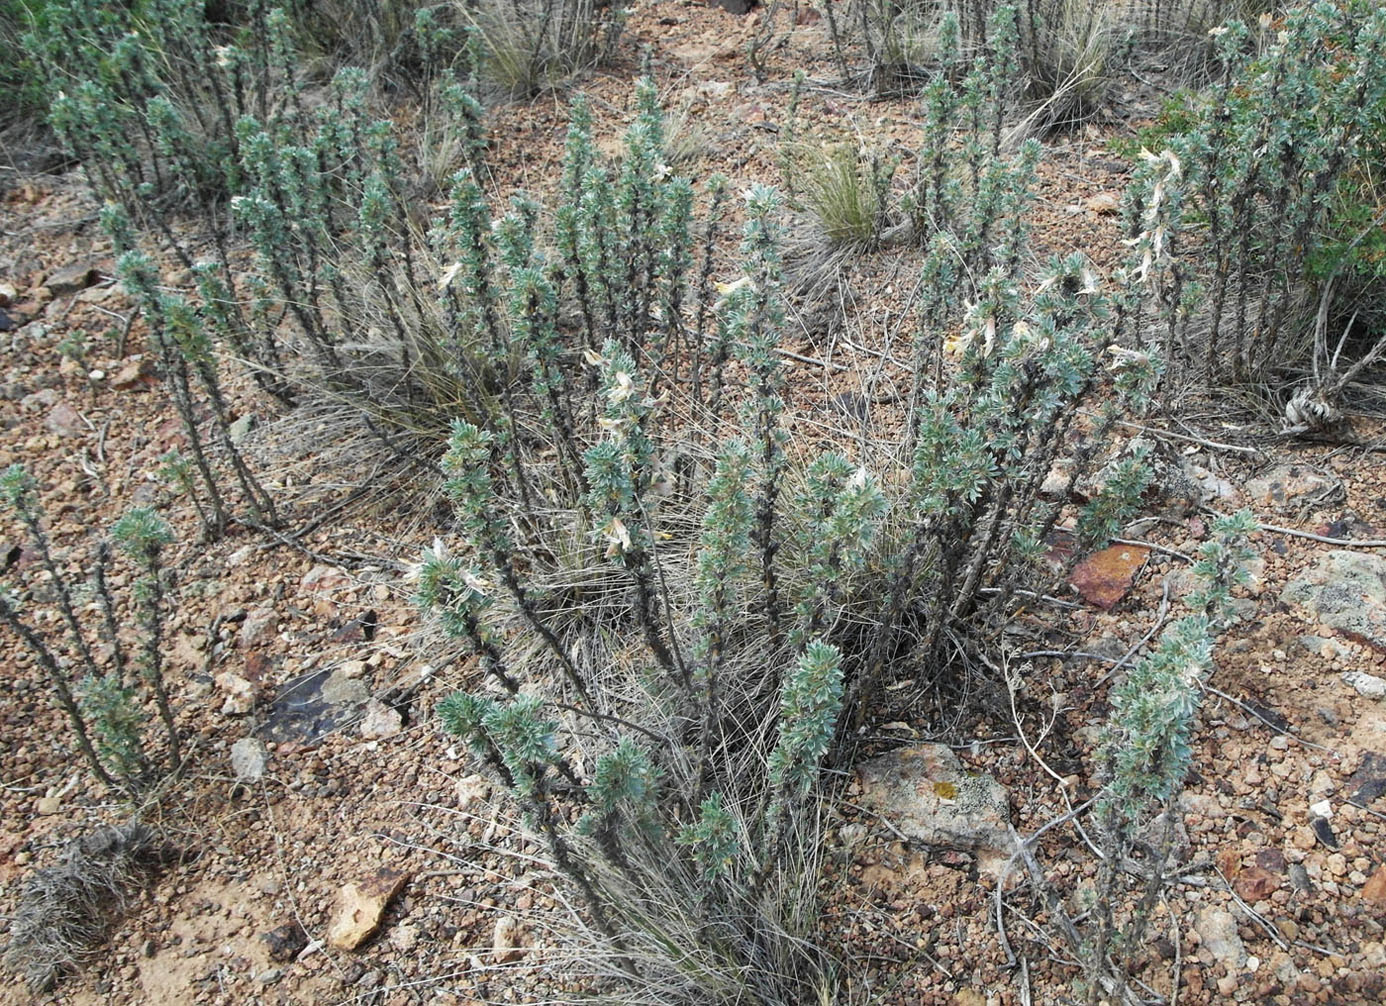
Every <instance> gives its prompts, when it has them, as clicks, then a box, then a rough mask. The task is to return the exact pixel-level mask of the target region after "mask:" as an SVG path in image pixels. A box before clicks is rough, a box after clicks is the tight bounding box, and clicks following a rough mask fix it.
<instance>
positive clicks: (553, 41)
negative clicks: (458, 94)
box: [464, 0, 626, 99]
mask: <svg viewBox="0 0 1386 1006" xmlns="http://www.w3.org/2000/svg"><path fill="white" fill-rule="evenodd" d="M464 16H465V17H466V18H468V19H469V22H470V24H471V26H472V28H473V30H474V31H475V33H476V37H477V40H478V42H479V45H478V46H477V71H478V73H479V74H480V76H481V78H482V79H483V80H484V81H485V82H486V83H488V84H490V85H491V86H492V87H494V88H496V89H497V90H498V91H500V92H501V93H502V94H504V95H505V96H506V97H509V98H521V99H522V98H532V97H534V96H535V95H537V94H539V93H541V92H543V91H546V90H551V89H554V88H557V87H560V86H562V85H563V84H564V83H565V82H567V81H568V80H569V79H571V78H572V77H573V76H575V75H576V74H579V73H582V72H584V71H586V70H589V69H591V68H592V67H594V66H598V65H600V64H601V63H604V62H606V61H607V60H609V59H610V58H611V56H612V55H613V54H614V52H615V49H616V45H617V43H618V42H619V41H620V38H621V33H622V32H623V31H624V30H625V18H626V13H625V9H624V8H623V7H620V6H619V5H617V4H613V3H608V2H604V0H481V2H480V3H477V4H467V5H465V8H464Z"/></svg>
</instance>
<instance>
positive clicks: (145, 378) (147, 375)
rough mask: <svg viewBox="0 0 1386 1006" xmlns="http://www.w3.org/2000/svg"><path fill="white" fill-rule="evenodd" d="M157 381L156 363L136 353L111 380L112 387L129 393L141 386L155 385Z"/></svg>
mask: <svg viewBox="0 0 1386 1006" xmlns="http://www.w3.org/2000/svg"><path fill="white" fill-rule="evenodd" d="M157 379H158V374H157V373H156V371H155V369H154V361H153V360H152V359H150V358H149V357H147V356H145V355H144V354H143V353H136V354H135V355H134V356H132V357H130V358H129V359H127V360H126V361H125V362H124V363H123V364H121V367H120V369H119V370H117V371H116V372H115V375H114V376H113V377H112V378H111V387H113V388H115V389H116V390H117V391H129V390H130V389H132V388H134V387H137V386H139V385H147V384H153V383H154V382H155V381H156V380H157Z"/></svg>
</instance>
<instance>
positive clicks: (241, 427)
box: [226, 412, 255, 447]
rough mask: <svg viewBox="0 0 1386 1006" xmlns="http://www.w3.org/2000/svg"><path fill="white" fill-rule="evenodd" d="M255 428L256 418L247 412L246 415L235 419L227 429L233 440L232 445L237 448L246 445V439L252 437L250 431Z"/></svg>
mask: <svg viewBox="0 0 1386 1006" xmlns="http://www.w3.org/2000/svg"><path fill="white" fill-rule="evenodd" d="M254 428H255V416H254V415H252V414H251V413H249V412H247V413H246V414H245V415H243V416H241V417H239V418H238V419H234V420H232V421H231V424H230V425H229V426H227V427H226V435H227V436H229V437H230V438H231V443H233V444H235V445H236V446H237V447H239V446H241V444H243V443H245V438H246V437H248V436H250V431H251V430H253V429H254Z"/></svg>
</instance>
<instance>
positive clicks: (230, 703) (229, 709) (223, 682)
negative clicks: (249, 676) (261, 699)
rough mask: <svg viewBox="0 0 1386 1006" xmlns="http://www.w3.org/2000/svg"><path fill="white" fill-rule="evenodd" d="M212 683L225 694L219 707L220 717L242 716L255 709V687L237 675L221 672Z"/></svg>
mask: <svg viewBox="0 0 1386 1006" xmlns="http://www.w3.org/2000/svg"><path fill="white" fill-rule="evenodd" d="M213 681H214V682H215V684H216V686H217V687H218V688H219V689H221V690H222V691H223V692H225V693H226V701H225V702H223V703H222V707H221V712H222V715H224V716H244V715H245V714H246V713H248V712H250V711H251V710H252V709H254V708H255V686H254V685H253V684H251V683H250V682H249V681H247V680H246V679H245V678H243V677H241V676H240V675H239V674H235V673H233V672H231V671H222V672H221V673H220V674H218V675H217V676H216V677H215V678H214V679H213Z"/></svg>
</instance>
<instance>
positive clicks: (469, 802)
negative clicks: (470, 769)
mask: <svg viewBox="0 0 1386 1006" xmlns="http://www.w3.org/2000/svg"><path fill="white" fill-rule="evenodd" d="M490 796H491V782H490V780H489V779H487V778H486V777H485V776H484V775H464V776H463V777H462V778H461V779H458V780H457V807H458V809H459V810H471V809H472V808H473V807H475V806H476V805H477V804H481V803H485V802H486V800H488V799H489V798H490Z"/></svg>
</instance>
